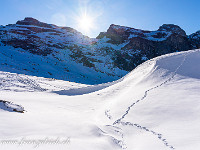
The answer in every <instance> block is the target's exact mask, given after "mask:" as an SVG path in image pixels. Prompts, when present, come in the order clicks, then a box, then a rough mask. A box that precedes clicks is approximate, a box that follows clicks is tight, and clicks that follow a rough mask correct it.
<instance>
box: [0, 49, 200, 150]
mask: <svg viewBox="0 0 200 150" xmlns="http://www.w3.org/2000/svg"><path fill="white" fill-rule="evenodd" d="M0 100H2V101H0V120H1V123H0V149H2V150H16V149H19V150H30V149H37V150H67V149H69V150H118V149H119V150H120V149H127V150H173V149H176V150H199V149H200V129H199V126H200V117H199V116H200V50H191V51H187V52H180V53H172V54H168V55H164V56H160V57H157V58H154V59H151V60H149V61H146V62H144V63H143V64H141V65H140V66H138V67H137V68H136V69H134V70H133V71H132V72H130V73H129V74H127V75H126V76H124V77H123V78H121V79H120V80H117V81H114V82H111V83H106V84H100V85H86V84H78V83H74V82H68V81H62V80H55V79H50V78H42V77H36V76H28V75H23V74H15V73H10V72H5V71H0ZM5 101H6V102H7V104H10V105H9V108H7V107H6V106H5V105H4V103H5ZM11 104H12V105H11ZM13 107H14V108H17V109H19V110H21V111H24V110H25V111H24V113H19V112H16V111H11V108H13ZM6 108H7V109H6ZM43 139H48V140H49V139H58V140H59V142H60V143H57V144H55V143H54V144H52V143H51V144H50V143H47V142H46V143H45V142H43V143H42V142H41V141H40V140H43ZM5 140H13V141H15V143H14V144H13V143H12V144H11V143H5ZM28 140H29V143H28V142H27V141H28ZM30 140H32V141H35V143H34V142H30ZM63 141H64V142H63Z"/></svg>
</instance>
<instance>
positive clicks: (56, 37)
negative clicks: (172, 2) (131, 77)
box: [0, 17, 200, 84]
mask: <svg viewBox="0 0 200 150" xmlns="http://www.w3.org/2000/svg"><path fill="white" fill-rule="evenodd" d="M199 43H200V38H199V32H196V33H194V34H191V35H190V36H187V35H186V33H185V31H184V30H183V29H181V28H180V27H179V26H177V25H173V24H164V25H162V26H161V27H160V28H159V29H158V30H156V31H146V30H140V29H135V28H131V27H124V26H119V25H114V24H112V25H110V27H109V28H108V30H107V31H106V32H102V33H100V34H99V36H98V37H97V38H89V37H87V36H85V35H83V34H82V33H80V32H78V31H77V30H75V29H73V28H70V27H59V26H56V25H53V24H47V23H43V22H40V21H38V20H36V19H34V18H30V17H27V18H25V19H24V20H21V21H17V22H16V24H9V25H6V26H0V58H1V59H0V68H1V70H2V71H9V72H13V73H21V74H27V75H34V76H40V77H47V78H56V79H61V80H66V81H72V82H77V83H84V84H100V83H106V82H111V81H115V80H117V79H120V78H121V77H123V76H124V75H126V74H127V73H128V72H130V71H131V70H133V69H134V68H136V67H137V66H138V65H140V64H141V63H143V62H145V61H146V60H149V59H152V58H154V57H157V56H160V55H163V54H167V53H172V52H178V51H186V50H189V49H196V48H199Z"/></svg>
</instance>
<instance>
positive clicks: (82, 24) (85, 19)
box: [78, 15, 94, 32]
mask: <svg viewBox="0 0 200 150" xmlns="http://www.w3.org/2000/svg"><path fill="white" fill-rule="evenodd" d="M78 22H79V28H80V29H81V30H83V31H84V32H89V31H90V30H91V29H92V28H93V27H94V24H93V19H92V17H90V16H87V15H84V16H82V17H80V18H79V19H78Z"/></svg>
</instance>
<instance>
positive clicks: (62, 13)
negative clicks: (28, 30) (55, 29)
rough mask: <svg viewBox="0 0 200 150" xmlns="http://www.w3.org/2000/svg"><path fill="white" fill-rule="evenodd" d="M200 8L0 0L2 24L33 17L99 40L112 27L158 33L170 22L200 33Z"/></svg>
mask: <svg viewBox="0 0 200 150" xmlns="http://www.w3.org/2000/svg"><path fill="white" fill-rule="evenodd" d="M199 6H200V1H199V0H0V13H1V17H0V24H1V25H6V24H12V23H15V22H16V21H17V20H22V19H24V18H25V17H33V18H36V19H38V20H40V21H43V22H47V23H53V24H56V25H60V26H69V27H72V28H75V29H77V30H79V31H81V32H82V33H84V34H86V35H88V36H90V37H96V36H97V35H98V34H99V32H102V31H106V30H107V29H108V27H109V26H110V24H118V25H123V26H129V27H133V28H138V29H145V30H157V29H158V28H159V26H161V25H162V24H166V23H170V24H176V25H179V26H180V27H181V28H182V29H184V30H185V31H186V33H187V34H191V33H194V32H196V31H197V30H200V11H199ZM83 12H86V13H87V16H88V17H89V18H92V20H93V27H92V28H91V29H90V30H89V31H87V32H85V31H84V30H82V29H81V28H80V26H79V21H78V19H80V18H81V16H82V14H83Z"/></svg>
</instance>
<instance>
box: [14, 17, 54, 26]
mask: <svg viewBox="0 0 200 150" xmlns="http://www.w3.org/2000/svg"><path fill="white" fill-rule="evenodd" d="M16 24H18V25H34V26H39V27H46V28H53V27H54V25H51V24H47V23H43V22H40V21H38V20H37V19H35V18H32V17H26V18H24V20H20V21H17V23H16Z"/></svg>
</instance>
